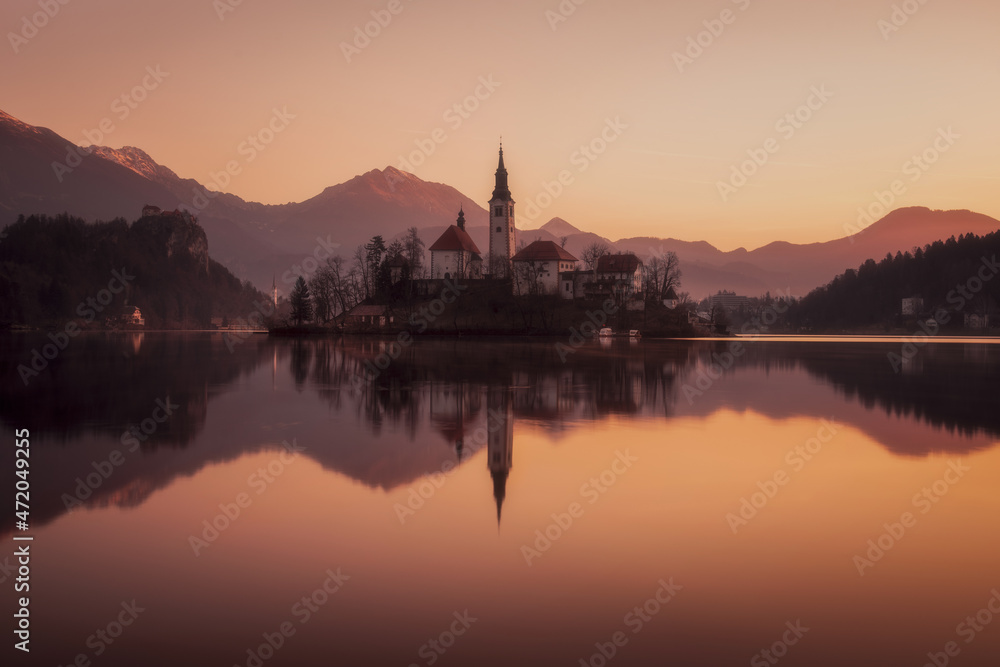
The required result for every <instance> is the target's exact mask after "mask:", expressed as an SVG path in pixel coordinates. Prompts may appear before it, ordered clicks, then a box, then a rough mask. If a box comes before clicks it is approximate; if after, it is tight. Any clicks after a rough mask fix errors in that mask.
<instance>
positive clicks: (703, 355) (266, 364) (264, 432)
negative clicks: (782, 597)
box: [0, 334, 1000, 531]
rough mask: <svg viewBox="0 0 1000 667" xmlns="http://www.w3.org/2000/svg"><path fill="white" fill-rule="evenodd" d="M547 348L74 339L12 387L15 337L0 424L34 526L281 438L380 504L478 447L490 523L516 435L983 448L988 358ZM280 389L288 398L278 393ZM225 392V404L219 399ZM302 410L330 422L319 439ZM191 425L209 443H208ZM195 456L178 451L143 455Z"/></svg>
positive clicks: (993, 349)
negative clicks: (713, 425)
mask: <svg viewBox="0 0 1000 667" xmlns="http://www.w3.org/2000/svg"><path fill="white" fill-rule="evenodd" d="M555 342H556V341H542V342H537V341H536V342H529V341H512V340H474V341H466V340H428V341H420V342H417V343H415V344H413V345H410V346H408V347H407V346H399V345H398V343H395V342H394V341H393V340H390V339H386V340H380V339H357V338H339V339H333V340H328V339H324V340H303V339H297V340H277V341H275V340H269V339H267V338H266V337H263V336H256V337H251V338H249V339H248V340H247V341H245V342H243V343H242V344H241V345H239V346H236V347H235V348H234V349H232V350H230V349H228V348H227V347H226V346H225V345H224V343H223V341H222V339H221V338H219V337H217V336H212V335H168V334H160V335H157V334H146V335H143V334H125V335H108V336H83V337H81V338H80V339H79V340H77V341H74V343H73V345H72V346H71V347H70V348H69V349H67V350H66V351H65V352H64V353H63V354H62V355H60V356H59V358H57V359H56V360H55V361H53V362H52V365H51V368H49V369H47V370H46V372H43V373H41V374H40V375H39V376H38V377H37V378H33V379H32V380H31V382H30V383H29V384H28V386H27V387H25V386H24V384H23V383H22V382H21V381H20V379H19V377H18V371H17V366H18V364H20V363H23V362H24V360H26V359H29V358H30V355H31V350H32V349H33V348H34V347H36V346H37V345H38V344H39V343H40V341H39V340H38V339H37V338H32V337H30V336H12V337H7V338H4V339H3V345H4V348H3V355H2V358H3V365H2V367H0V379H2V388H0V419H2V420H3V421H4V422H5V423H6V424H9V425H11V426H12V427H17V426H16V425H19V424H26V425H30V427H31V429H32V431H33V433H34V435H35V437H36V439H38V440H37V441H38V442H39V443H40V446H48V445H50V444H52V445H56V446H58V447H59V449H58V450H46V451H47V454H42V455H41V456H46V455H47V456H49V457H50V458H51V461H50V462H49V464H48V465H45V466H44V467H42V466H39V468H40V474H39V475H38V479H36V482H35V484H36V485H37V486H36V488H38V489H39V494H38V498H39V499H40V501H39V504H38V505H36V508H35V512H36V515H35V516H36V520H37V521H48V520H51V519H53V518H55V517H56V516H58V515H59V514H61V513H62V512H64V511H66V509H67V507H68V506H69V505H71V504H72V503H69V502H68V500H67V494H68V496H69V498H73V497H76V498H77V499H78V500H80V501H81V502H82V504H85V505H91V506H107V505H113V506H134V505H137V504H139V503H141V502H143V500H144V499H145V498H147V497H148V496H149V494H150V493H152V492H153V491H155V490H156V489H159V488H163V487H165V486H166V485H168V484H169V483H170V482H171V481H172V480H173V479H175V478H176V477H178V476H181V475H191V474H193V473H194V472H196V471H197V470H199V469H200V468H202V467H203V466H205V465H207V464H209V463H212V462H218V461H225V460H231V459H235V458H237V457H239V456H241V455H243V454H246V453H249V452H256V451H260V450H262V449H268V448H273V447H276V446H278V444H279V443H280V442H281V440H282V439H283V438H292V437H298V438H300V439H301V440H303V441H306V442H309V443H310V447H309V449H308V452H307V454H306V455H307V456H309V457H311V458H313V459H315V460H316V461H317V462H319V463H320V464H321V465H322V466H323V467H324V468H326V469H329V470H334V471H338V472H340V473H343V474H345V475H347V476H349V477H351V478H352V479H354V480H356V481H358V482H361V483H363V484H365V485H367V486H370V487H374V488H382V489H393V488H397V487H399V486H401V485H405V484H410V483H412V482H413V481H415V480H417V479H420V478H421V477H422V476H424V475H428V474H431V473H434V472H436V471H440V470H441V468H442V465H444V464H445V463H446V462H451V463H452V464H454V465H457V466H460V465H465V464H466V462H467V461H468V460H469V459H470V458H471V455H472V454H474V453H475V452H476V451H478V449H479V448H481V447H482V446H483V444H486V445H487V450H488V451H487V461H488V468H489V475H490V478H491V480H492V483H493V484H492V486H493V493H494V498H495V502H496V506H497V517H498V519H499V517H500V514H501V510H502V505H503V502H504V499H505V498H506V479H507V477H508V474H509V470H510V467H511V465H512V460H513V454H512V452H513V447H514V442H513V438H514V435H513V434H514V430H515V428H514V427H515V423H516V422H519V421H523V422H527V423H530V424H531V425H533V426H535V427H538V428H540V429H542V430H543V431H544V432H546V433H548V434H549V437H551V438H552V439H553V440H555V441H556V442H558V441H559V440H560V439H561V438H563V437H565V436H566V434H568V433H569V432H571V431H573V430H576V429H580V428H587V427H588V425H589V424H593V423H596V422H600V421H606V420H609V419H617V418H628V419H631V420H639V421H652V422H656V421H658V420H660V421H662V420H665V419H666V420H669V419H675V418H679V417H688V416H693V417H707V416H709V415H712V414H713V413H715V412H717V411H719V410H734V411H737V412H746V411H753V412H756V413H760V414H763V415H766V416H768V417H771V418H774V419H790V418H793V417H800V416H808V417H815V418H817V419H818V418H828V419H834V420H836V421H837V422H841V423H847V424H850V425H852V426H854V427H856V428H858V429H860V430H862V431H864V432H865V433H866V434H868V435H869V436H870V437H871V438H872V439H873V440H875V441H877V442H879V443H880V444H881V445H882V446H884V447H885V448H887V449H888V450H889V451H891V452H893V453H895V454H899V455H906V456H924V455H927V454H929V453H932V452H949V453H953V454H962V453H968V452H971V451H976V450H982V449H986V448H988V447H991V446H993V445H994V444H995V443H994V440H995V438H996V436H997V435H998V434H1000V413H997V412H996V411H995V410H993V409H992V402H991V399H990V396H991V387H993V386H995V383H996V381H997V379H998V372H997V368H998V363H997V362H998V361H1000V358H998V357H1000V347H998V346H995V345H989V344H976V343H973V344H955V345H950V344H946V345H928V346H926V347H924V348H923V349H921V350H920V351H919V354H917V355H916V356H915V357H913V358H912V359H911V362H910V363H909V364H908V365H907V366H906V367H905V368H902V369H900V370H901V372H896V371H895V369H894V368H893V365H892V364H890V363H889V361H888V360H887V355H888V354H889V353H891V352H896V351H898V350H899V348H900V345H901V343H899V342H862V343H838V342H829V343H816V342H795V341H791V342H758V343H751V342H745V341H744V342H740V343H735V342H733V341H687V342H684V341H643V342H641V343H639V344H635V343H632V342H629V341H617V340H616V341H612V342H611V344H610V345H604V346H602V345H599V344H597V343H595V344H592V345H586V346H584V347H581V348H579V349H575V350H573V351H572V352H570V353H566V352H565V350H562V351H560V348H559V347H557V345H556V344H555ZM605 343H607V341H605ZM734 345H738V346H739V347H734ZM734 351H737V352H738V353H736V354H734ZM285 374H287V375H288V376H290V378H291V383H292V386H293V387H294V395H295V396H298V397H299V398H298V399H296V398H294V397H290V396H287V395H285V394H283V393H282V392H281V391H279V389H278V387H279V384H280V378H281V377H283V376H284V375H285ZM234 391H238V392H239V394H240V398H239V400H227V398H226V397H227V395H228V394H230V393H232V392H234ZM307 396H312V397H315V398H316V399H318V400H319V401H321V402H322V403H323V404H325V405H326V406H327V407H328V410H329V414H330V415H334V416H335V418H334V419H335V421H336V422H338V423H337V425H336V426H335V427H334V428H333V429H331V428H330V426H329V425H328V424H327V423H325V422H323V421H321V420H317V419H316V415H315V413H314V411H312V410H311V409H310V408H308V407H307V401H305V400H304V398H305V397H307ZM157 401H160V402H163V401H167V402H168V403H169V404H172V405H176V406H177V407H176V409H175V411H174V412H173V414H172V415H171V416H170V418H169V419H167V420H165V421H164V422H162V423H157V424H155V429H154V431H153V432H152V433H150V434H148V435H146V434H144V433H140V434H139V437H140V439H141V440H142V442H141V443H138V444H139V448H138V450H137V451H136V452H132V455H131V456H126V459H127V460H126V462H125V464H124V465H121V466H120V467H119V468H116V470H115V474H114V475H113V476H111V477H110V478H108V479H106V480H102V481H101V483H100V484H99V485H96V488H93V489H91V491H92V492H91V493H90V494H89V495H88V494H87V493H86V489H84V490H83V493H74V490H75V489H77V488H79V480H80V479H83V480H86V478H87V475H88V474H91V473H93V472H94V465H95V462H96V463H99V462H100V461H103V460H104V459H106V457H107V456H108V453H109V452H110V451H111V450H112V449H115V448H118V449H122V447H123V445H124V444H126V438H127V433H128V430H129V429H130V428H133V429H134V428H135V427H136V426H137V425H140V424H143V423H147V424H149V423H151V422H150V416H151V415H152V414H154V410H155V409H156V405H157ZM210 416H211V417H214V419H211V420H210ZM208 421H213V422H214V423H215V424H216V428H214V429H212V432H211V433H209V434H205V433H203V431H204V430H205V425H206V422H208ZM196 441H197V446H196V447H194V448H193V450H192V451H190V452H183V453H181V452H178V453H177V454H175V455H171V454H169V453H164V454H161V455H157V453H156V452H157V450H158V449H161V448H164V447H167V448H171V449H177V448H185V447H187V446H188V445H190V444H191V443H194V442H196ZM4 456H5V457H8V459H9V457H10V456H11V454H10V452H9V451H8V452H7V454H5V455H4ZM7 462H8V463H10V461H9V460H8V461H7ZM82 495H86V496H87V497H86V498H80V496H82ZM10 527H11V524H10V520H9V519H6V520H5V530H6V531H9V530H10Z"/></svg>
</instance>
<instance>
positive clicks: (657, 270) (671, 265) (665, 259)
mask: <svg viewBox="0 0 1000 667" xmlns="http://www.w3.org/2000/svg"><path fill="white" fill-rule="evenodd" d="M643 270H644V273H645V274H646V276H645V282H646V286H645V289H646V298H648V299H657V300H660V299H663V298H664V297H665V296H666V294H667V292H669V291H670V288H671V287H673V288H674V291H675V292H676V291H677V288H679V287H680V285H681V266H680V260H679V259H678V258H677V253H676V252H674V251H673V250H668V251H667V252H665V253H654V254H653V255H652V256H650V258H649V260H648V261H647V262H646V264H645V266H644V267H643Z"/></svg>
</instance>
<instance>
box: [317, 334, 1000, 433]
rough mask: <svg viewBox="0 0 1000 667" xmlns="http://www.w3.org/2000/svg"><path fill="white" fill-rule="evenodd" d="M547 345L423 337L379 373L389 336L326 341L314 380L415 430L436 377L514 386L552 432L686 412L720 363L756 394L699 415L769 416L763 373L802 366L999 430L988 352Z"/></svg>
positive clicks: (888, 403)
mask: <svg viewBox="0 0 1000 667" xmlns="http://www.w3.org/2000/svg"><path fill="white" fill-rule="evenodd" d="M555 342H559V341H545V342H520V341H519V342H512V341H488V342H487V341H471V342H470V341H457V340H447V341H442V340H421V341H419V342H418V343H416V344H414V345H411V346H410V347H408V348H405V349H403V350H401V352H400V354H399V355H398V357H397V358H395V359H394V360H393V361H392V362H391V363H390V364H389V365H388V367H387V368H385V369H377V368H376V367H375V365H374V364H375V362H376V360H377V359H378V355H379V354H383V353H386V352H387V350H388V349H389V345H390V343H391V341H388V340H386V341H373V340H371V339H352V338H345V339H340V340H339V341H338V342H337V343H336V344H334V343H333V342H330V341H324V342H322V344H323V345H329V346H330V349H335V350H336V351H337V352H336V354H333V355H331V356H329V357H327V358H326V359H327V361H325V362H324V365H323V366H322V367H320V365H317V366H318V367H320V370H319V371H318V373H317V377H320V376H321V377H323V378H324V382H325V383H330V384H329V386H332V383H337V382H339V383H340V386H341V387H342V388H349V389H351V390H354V391H357V392H359V393H360V396H361V402H360V405H359V411H360V416H361V417H363V418H365V419H367V420H368V421H369V423H371V424H372V425H373V426H374V427H375V428H376V429H377V428H379V426H380V425H381V424H382V423H383V421H384V420H390V421H393V422H395V421H398V420H399V419H402V418H403V417H404V416H405V418H406V419H407V420H408V421H409V423H410V424H411V428H412V429H413V432H415V429H416V421H417V415H418V414H419V412H420V406H419V405H417V403H419V397H420V396H422V395H425V394H426V389H425V388H423V385H425V384H428V383H435V382H437V383H440V382H450V383H463V384H466V385H468V386H478V387H488V386H493V385H497V384H500V385H507V386H510V387H511V388H512V390H513V391H512V401H513V409H514V414H515V416H517V417H518V418H521V419H534V420H537V421H538V422H539V423H541V424H543V425H544V426H545V427H547V428H552V429H559V428H562V426H563V425H564V424H565V423H567V422H572V421H577V420H580V419H592V420H597V419H603V418H605V417H607V416H610V415H615V414H621V415H636V414H648V415H661V416H671V415H673V414H675V413H676V412H677V411H678V401H681V404H680V406H682V407H685V408H686V407H688V402H687V401H685V400H684V396H683V395H682V388H683V387H684V386H685V385H688V386H695V382H696V380H697V378H698V377H699V374H701V373H703V372H704V370H705V369H707V368H713V371H714V369H716V368H718V366H719V364H720V363H722V364H727V365H728V368H727V369H725V370H724V371H723V377H722V378H721V379H719V380H713V385H714V384H715V383H716V382H718V383H719V385H720V386H721V385H724V383H725V381H726V377H725V376H726V375H729V374H734V373H745V372H747V371H759V372H760V374H761V379H760V384H761V391H760V392H759V394H756V395H755V394H754V392H747V393H745V394H739V395H733V394H731V393H728V392H725V391H724V390H723V391H719V390H718V387H716V386H713V387H712V389H711V390H709V391H706V392H705V393H704V395H703V396H699V397H698V399H697V408H698V412H700V413H701V412H704V413H706V414H707V413H710V412H712V411H714V410H715V409H718V408H719V407H721V406H723V405H734V404H738V405H739V406H741V407H744V408H745V407H749V408H752V409H757V410H759V411H761V412H764V413H770V412H771V411H773V406H772V405H770V404H769V403H767V402H766V401H765V400H763V399H765V397H766V395H767V393H768V392H767V391H766V387H767V382H768V378H769V376H770V375H771V373H772V372H782V373H795V372H796V371H799V370H802V371H805V372H807V373H808V374H809V375H811V376H812V377H814V378H818V379H820V380H822V381H823V382H824V383H827V384H830V385H832V386H833V387H835V388H836V389H837V390H838V391H840V392H841V393H842V394H843V395H844V397H845V398H846V399H848V400H849V401H853V400H855V399H857V401H858V403H859V404H861V405H862V406H863V407H864V408H865V409H867V410H869V411H870V410H873V409H874V408H876V407H879V408H881V409H882V410H883V411H884V412H885V413H886V414H888V415H897V416H898V415H902V416H904V417H910V418H913V419H915V420H918V421H923V422H925V423H928V424H931V425H933V426H937V427H942V428H945V429H947V430H949V431H951V432H953V433H956V432H957V433H959V434H962V435H973V434H975V433H978V432H984V433H987V434H1000V415H998V414H995V413H994V412H993V411H991V410H990V409H988V405H987V403H986V401H987V397H988V396H989V388H990V387H991V386H992V384H991V383H993V382H995V381H996V380H997V375H998V372H997V370H996V368H997V362H998V361H1000V358H998V357H1000V349H997V348H993V347H989V346H981V347H980V348H975V347H973V346H968V345H943V346H936V347H926V348H925V349H923V350H921V351H920V352H919V354H918V356H917V357H916V358H914V359H913V360H912V361H910V362H908V364H907V365H906V366H905V367H904V368H903V372H901V373H898V374H897V373H895V372H893V369H892V366H891V365H890V364H889V362H888V360H887V358H886V355H887V353H888V352H890V351H892V352H897V353H898V352H899V347H900V344H899V343H872V344H858V343H852V344H823V343H813V342H787V343H786V342H766V343H764V342H761V343H756V344H755V343H753V342H751V341H746V342H744V343H743V346H744V351H743V353H742V354H740V355H739V356H735V357H733V358H732V360H731V362H728V363H727V362H726V361H725V360H726V358H727V355H728V353H729V352H730V350H731V349H732V348H731V345H732V343H731V342H728V341H718V342H715V341H697V342H669V343H668V342H658V341H644V342H643V343H642V344H639V345H630V344H629V343H627V342H626V341H617V340H616V341H615V342H614V344H613V345H612V346H611V347H609V348H601V347H599V346H597V345H592V344H585V345H584V346H582V347H580V348H577V349H576V350H575V352H573V353H572V354H566V355H564V356H565V357H566V359H565V362H564V361H563V359H562V358H561V357H560V355H559V353H558V351H557V350H556V347H555ZM317 344H320V343H317ZM977 350H978V351H977ZM970 355H971V356H970ZM386 358H387V357H383V360H385V359H386ZM338 365H339V366H340V367H342V368H345V369H347V370H346V372H344V373H342V374H341V376H340V378H339V380H337V379H335V378H334V377H333V376H332V375H331V371H330V368H332V367H334V366H338ZM376 373H377V377H372V376H373V375H375V374H376ZM327 391H328V392H332V391H333V390H332V389H327ZM786 407H788V406H786ZM800 409H803V410H808V409H809V408H808V407H806V406H803V407H801V408H800Z"/></svg>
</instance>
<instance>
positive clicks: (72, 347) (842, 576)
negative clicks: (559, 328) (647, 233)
mask: <svg viewBox="0 0 1000 667" xmlns="http://www.w3.org/2000/svg"><path fill="white" fill-rule="evenodd" d="M48 342H49V341H48V339H46V338H45V337H44V336H39V335H34V334H23V335H6V336H3V337H0V375H2V377H3V384H2V389H0V393H2V402H0V421H2V423H3V431H2V432H3V434H4V438H5V439H6V441H7V442H8V443H10V446H8V447H6V448H5V449H4V457H5V458H4V465H3V468H4V470H5V471H7V472H5V474H4V476H5V477H7V478H8V484H9V486H7V487H5V488H8V489H9V491H8V492H9V494H10V496H8V498H10V497H12V496H13V495H14V492H15V489H14V483H13V481H11V480H12V479H13V477H12V475H11V473H10V472H9V471H11V470H14V469H15V465H16V463H15V449H17V448H16V447H15V446H14V443H15V441H16V440H17V439H16V438H15V432H16V431H18V430H20V429H28V431H29V433H30V435H29V436H28V438H27V440H28V441H29V442H28V443H27V444H26V445H25V447H26V448H30V459H29V460H30V477H29V480H30V527H29V529H28V530H27V531H22V530H17V529H16V528H15V525H14V513H13V511H9V512H7V513H6V514H5V515H4V517H3V524H2V532H3V542H4V543H5V545H6V546H5V547H4V548H3V551H2V552H0V564H2V565H3V569H2V570H0V576H2V578H3V580H4V582H3V584H2V585H3V589H4V595H3V597H2V599H3V604H4V612H5V617H6V618H7V619H8V622H7V625H8V630H7V631H6V632H5V635H6V636H7V637H8V641H7V646H5V648H4V651H5V655H10V656H12V657H13V658H14V659H15V660H18V661H19V662H17V663H16V664H32V665H34V664H38V665H42V664H45V665H70V664H79V665H85V664H93V665H129V666H134V665H150V664H153V665H158V664H163V665H218V666H219V667H229V666H231V665H242V666H245V667H260V666H262V665H268V666H271V665H307V666H311V665H399V666H400V667H408V666H410V665H427V666H430V665H441V666H445V667H447V666H448V665H481V666H492V665H543V666H549V665H567V666H578V665H591V666H593V667H602V666H603V665H616V666H617V665H706V666H708V665H711V666H716V667H717V666H723V665H747V664H750V665H773V664H781V665H810V666H817V665H819V666H825V665H880V666H887V665H888V666H891V665H913V666H915V667H919V666H921V665H925V664H930V665H935V664H936V665H938V666H939V667H940V666H941V665H944V664H952V665H957V666H959V667H972V666H980V665H983V666H985V665H996V664H997V657H998V656H1000V566H998V563H1000V558H998V556H1000V531H998V530H997V516H998V515H1000V487H998V486H997V483H996V482H997V480H998V479H1000V448H998V447H997V442H998V438H1000V410H998V409H997V391H996V388H997V386H998V380H1000V346H998V345H996V344H994V342H993V341H992V340H964V341H960V340H959V341H956V340H934V341H928V340H926V339H925V340H921V341H918V344H913V343H909V344H908V343H907V341H905V340H902V339H891V338H887V339H869V338H857V339H812V340H806V339H768V340H763V339H762V340H748V339H732V340H726V339H713V340H701V341H662V340H641V341H632V340H628V339H612V340H602V341H588V342H586V343H584V344H582V345H579V346H573V345H570V344H568V343H567V341H564V340H559V339H539V340H529V339H520V340H519V339H485V338H483V339H467V338H463V339H448V340H442V339H438V340H423V339H421V340H417V341H415V342H411V341H408V340H407V341H404V343H403V344H400V343H399V342H397V341H396V339H393V338H385V339H372V338H350V337H344V338H336V339H324V340H319V339H316V340H313V339H273V338H268V337H267V336H259V335H255V336H248V337H246V338H244V339H228V340H226V339H223V337H222V336H221V335H219V334H208V333H206V334H170V333H163V334H158V333H129V334H85V335H81V336H79V337H77V338H76V339H74V340H72V341H71V342H70V343H69V345H68V346H67V347H66V349H65V350H62V351H60V352H59V353H58V354H57V355H55V358H54V359H52V360H50V361H49V360H46V361H47V363H46V365H45V367H44V368H43V369H42V370H40V371H38V372H37V375H29V376H28V377H27V384H25V381H23V380H22V378H21V375H20V374H19V372H18V366H19V365H22V364H25V365H28V366H30V363H31V359H32V354H33V350H42V349H43V347H44V345H45V344H46V343H48ZM559 343H562V344H561V345H558V344H559ZM50 351H51V350H50ZM6 502H8V503H10V501H9V500H8V501H6ZM8 506H9V505H8ZM24 536H30V537H32V538H33V539H32V540H30V541H24V540H21V541H14V539H13V538H14V537H24ZM24 545H30V554H31V557H30V591H29V594H30V604H29V605H28V607H27V609H29V610H30V649H31V652H30V654H29V655H30V657H29V655H25V654H23V653H21V652H18V651H15V650H13V649H12V647H11V644H13V643H14V642H16V641H17V639H16V636H15V639H13V640H11V639H10V638H11V637H12V635H11V633H10V626H11V625H12V623H11V620H10V619H11V618H12V614H14V613H16V612H17V611H18V609H19V603H18V602H17V601H16V599H17V596H20V595H24V594H25V593H18V594H16V595H15V594H14V593H13V590H14V585H15V578H16V577H17V573H16V565H15V566H12V563H14V562H15V560H16V559H15V556H14V553H15V549H16V548H19V547H21V546H24ZM15 622H16V619H15ZM14 628H15V629H16V626H14ZM5 664H11V663H10V662H5Z"/></svg>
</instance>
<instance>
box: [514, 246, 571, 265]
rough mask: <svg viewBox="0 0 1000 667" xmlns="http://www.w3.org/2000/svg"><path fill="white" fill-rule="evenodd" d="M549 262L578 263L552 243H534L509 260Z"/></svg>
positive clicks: (563, 249) (564, 250)
mask: <svg viewBox="0 0 1000 667" xmlns="http://www.w3.org/2000/svg"><path fill="white" fill-rule="evenodd" d="M551 260H562V261H564V262H577V261H579V260H578V259H577V258H576V257H574V256H573V255H571V254H569V253H568V252H566V249H565V248H560V247H559V246H558V245H557V244H556V243H555V242H554V241H535V242H534V243H532V244H531V245H529V246H528V247H527V248H525V249H524V250H522V251H521V252H519V253H517V254H516V255H514V256H513V257H511V259H510V261H512V262H547V261H551Z"/></svg>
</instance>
